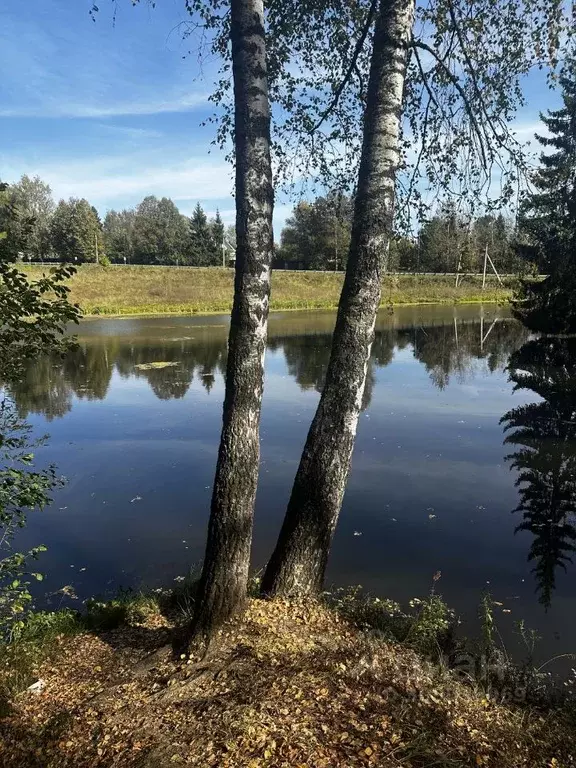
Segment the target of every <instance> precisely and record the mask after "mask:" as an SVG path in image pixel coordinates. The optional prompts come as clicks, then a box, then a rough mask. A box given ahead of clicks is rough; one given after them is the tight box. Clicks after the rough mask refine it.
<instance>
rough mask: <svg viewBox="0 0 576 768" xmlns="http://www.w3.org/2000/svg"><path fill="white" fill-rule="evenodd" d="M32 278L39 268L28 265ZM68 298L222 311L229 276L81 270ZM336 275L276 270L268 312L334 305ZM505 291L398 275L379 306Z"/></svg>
mask: <svg viewBox="0 0 576 768" xmlns="http://www.w3.org/2000/svg"><path fill="white" fill-rule="evenodd" d="M27 271H28V272H29V273H30V274H31V275H32V276H33V277H38V276H39V275H40V274H41V272H42V268H41V267H28V268H27ZM70 285H71V289H72V293H71V297H72V299H73V301H76V302H78V303H79V304H80V306H81V307H82V309H83V310H84V312H85V313H86V314H88V315H94V314H96V315H129V314H156V313H159V314H160V313H168V314H191V313H208V312H228V311H229V310H230V308H231V305H232V290H233V272H232V270H229V269H218V268H211V269H183V268H181V269H178V268H174V267H171V268H167V267H108V268H101V267H95V266H86V265H85V266H82V267H81V268H80V269H79V271H78V274H77V275H76V276H75V277H74V278H73V279H72V281H71V284H70ZM341 287H342V275H341V274H334V273H331V272H285V271H280V270H279V271H277V272H275V273H274V275H273V278H272V301H271V307H272V309H330V308H334V307H336V306H337V304H338V297H339V295H340V290H341ZM509 296H510V291H509V289H507V288H501V287H499V286H498V285H497V283H496V281H495V279H490V280H489V282H488V284H487V287H486V290H485V291H482V284H481V280H480V279H479V278H465V279H464V281H463V283H462V285H461V286H459V287H458V288H455V286H454V278H453V277H444V276H442V275H439V276H425V277H422V276H421V277H414V276H413V275H402V276H400V277H387V278H386V279H385V281H384V283H383V291H382V303H383V304H384V305H385V304H388V303H393V304H421V303H427V302H429V303H441V302H444V303H457V302H480V301H485V302H494V301H506V300H507V299H508V298H509Z"/></svg>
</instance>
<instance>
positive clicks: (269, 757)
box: [0, 592, 576, 768]
mask: <svg viewBox="0 0 576 768" xmlns="http://www.w3.org/2000/svg"><path fill="white" fill-rule="evenodd" d="M162 594H163V597H161V598H154V597H152V596H150V595H148V596H146V595H135V596H133V597H132V598H130V597H129V596H128V597H127V596H126V595H124V596H123V597H121V598H120V599H117V600H113V601H110V602H108V603H94V604H92V605H91V606H89V609H88V613H87V614H86V615H85V616H84V618H79V617H77V618H76V625H75V626H74V625H73V624H71V619H70V617H71V615H72V612H69V613H68V614H67V616H66V614H64V618H58V617H59V616H62V615H63V614H62V612H60V613H56V614H47V615H44V618H43V619H32V625H33V626H35V627H36V629H35V630H34V632H35V637H36V639H37V640H38V639H39V637H40V634H41V633H39V630H38V622H40V623H41V624H43V626H44V628H45V629H46V630H47V628H48V626H50V629H49V630H48V632H49V635H48V636H49V638H50V650H49V651H46V650H44V651H43V655H42V656H39V657H38V659H37V663H36V667H35V669H34V675H35V677H36V676H37V677H39V678H40V679H41V680H42V683H43V687H42V690H41V691H40V692H39V693H29V692H24V693H21V694H20V695H18V696H15V697H13V700H12V702H11V708H10V711H9V712H8V713H7V715H6V716H5V717H4V718H3V719H2V718H0V764H1V765H2V766H3V768H21V766H26V768H60V766H67V767H68V768H88V767H90V768H112V766H122V768H164V767H165V766H170V765H189V766H202V767H203V768H204V766H215V767H217V768H296V767H299V768H352V767H353V766H373V767H374V768H376V766H378V767H379V768H400V767H402V768H425V767H426V768H431V767H432V766H436V767H437V768H478V766H488V767H491V768H568V767H569V766H573V765H574V762H573V758H574V755H576V729H575V728H574V725H575V720H574V708H573V706H572V705H571V704H570V703H569V702H568V703H567V702H566V701H563V702H562V703H561V704H558V705H554V704H549V705H548V706H545V707H542V706H540V707H538V706H533V705H528V704H527V703H526V702H523V703H522V704H510V703H506V702H505V701H504V700H503V699H502V697H501V696H499V695H498V691H496V692H488V691H487V690H486V688H485V687H483V686H482V685H480V684H479V683H478V682H477V681H474V680H468V683H464V682H462V681H461V680H460V679H458V677H457V676H456V675H455V674H454V671H452V670H450V669H448V668H447V666H446V665H443V664H439V663H438V658H439V657H438V654H437V653H436V663H435V662H434V660H433V659H434V655H435V652H436V651H437V650H439V648H440V646H441V644H442V643H443V642H444V641H445V640H446V630H447V621H448V620H449V618H450V612H449V611H448V609H447V608H446V606H445V605H444V604H443V603H442V601H441V599H440V598H439V597H438V596H437V595H435V594H434V593H432V594H431V595H430V596H429V598H427V599H425V600H423V601H416V602H418V605H417V607H416V608H415V610H414V611H413V613H412V614H411V615H407V614H406V613H403V612H400V613H398V610H399V609H398V607H397V606H396V605H395V604H394V603H392V602H391V601H387V600H380V601H379V600H375V599H368V600H366V599H362V598H359V597H358V595H357V594H356V593H354V592H352V593H336V594H334V595H332V596H331V597H329V598H328V600H327V602H315V601H287V600H273V601H268V600H259V599H251V600H250V602H249V604H248V607H247V611H246V613H245V615H244V616H242V617H239V618H237V619H235V620H234V621H232V622H230V624H229V625H227V626H226V627H225V628H224V629H223V630H222V631H221V632H220V634H219V636H218V637H217V639H216V640H215V642H214V644H213V646H212V647H211V649H210V653H209V654H208V655H207V656H202V657H201V656H200V655H197V656H190V657H186V656H178V655H176V656H175V655H172V654H171V653H170V646H169V645H168V644H169V643H170V641H171V639H172V638H173V636H174V633H175V632H176V633H177V632H178V626H179V624H180V625H182V624H183V623H184V621H185V618H186V617H185V615H183V614H182V613H180V614H178V612H177V611H176V612H174V611H172V613H170V610H166V605H171V606H172V608H173V609H174V606H175V604H174V602H172V603H166V602H165V599H166V593H162ZM181 608H182V605H180V609H181ZM47 617H52V618H51V619H49V618H47ZM58 630H61V632H60V634H56V635H55V634H54V633H55V632H57V631H58ZM398 633H400V635H401V636H402V637H400V636H399V634H398ZM32 639H33V638H32V637H31V636H29V637H28V638H25V640H26V641H27V642H29V643H30V642H31V641H32ZM18 642H21V641H18ZM16 645H17V644H16ZM1 675H2V665H1V664H0V681H1Z"/></svg>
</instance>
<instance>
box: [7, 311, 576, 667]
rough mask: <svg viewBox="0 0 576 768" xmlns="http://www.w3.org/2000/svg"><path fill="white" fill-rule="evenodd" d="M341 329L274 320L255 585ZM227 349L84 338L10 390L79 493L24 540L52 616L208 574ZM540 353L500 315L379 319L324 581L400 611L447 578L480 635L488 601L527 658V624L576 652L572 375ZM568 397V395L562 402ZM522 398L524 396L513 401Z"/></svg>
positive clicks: (217, 332)
mask: <svg viewBox="0 0 576 768" xmlns="http://www.w3.org/2000/svg"><path fill="white" fill-rule="evenodd" d="M333 323H334V314H333V313H330V312H307V313H294V312H289V313H275V314H273V315H272V316H271V318H270V339H269V345H268V352H267V357H266V382H265V395H264V403H263V411H262V428H261V439H262V463H261V474H260V486H259V492H258V499H257V508H256V521H255V536H254V566H255V567H258V566H262V565H263V564H264V563H265V561H266V558H267V556H268V555H269V554H270V552H271V550H272V547H273V544H274V540H275V537H276V535H277V532H278V529H279V526H280V522H281V519H282V515H283V513H284V510H285V507H286V503H287V500H288V497H289V493H290V487H291V483H292V480H293V477H294V473H295V471H296V467H297V464H298V459H299V456H300V451H301V449H302V445H303V442H304V439H305V436H306V431H307V428H308V426H309V424H310V421H311V419H312V416H313V414H314V410H315V408H316V404H317V402H318V398H319V392H320V390H321V387H322V381H323V376H324V373H325V369H326V365H327V361H328V358H329V352H330V338H331V330H332V327H333ZM227 332H228V318H227V317H225V316H210V317H198V318H190V317H162V318H150V319H119V320H115V319H114V320H113V319H103V320H87V321H84V322H83V323H82V324H81V326H80V330H79V334H78V336H79V347H78V349H77V350H76V351H75V352H74V353H72V354H71V355H70V356H69V357H68V358H67V359H66V360H64V361H62V360H56V361H50V360H47V359H46V360H39V361H37V362H36V363H35V365H33V366H31V367H30V370H29V371H28V376H27V379H26V381H25V382H23V384H22V385H21V386H19V387H18V388H15V389H14V390H13V391H12V396H13V397H14V399H15V400H16V402H17V403H18V406H19V409H20V411H21V413H22V414H23V415H26V416H28V418H29V419H30V420H31V422H32V423H33V424H34V426H35V428H36V429H37V431H38V432H39V433H44V432H47V433H49V435H50V440H49V443H48V445H47V447H45V448H42V449H41V450H40V451H39V453H38V459H39V460H40V461H42V462H44V463H49V462H54V463H55V464H57V466H58V470H59V472H60V473H62V474H63V475H65V476H66V477H67V478H68V483H67V485H66V486H65V488H63V489H62V490H60V491H58V493H57V494H56V498H55V503H54V505H53V506H52V507H51V508H49V509H47V510H45V511H44V512H39V513H34V514H33V515H31V517H30V524H29V527H28V528H27V529H26V531H25V532H23V538H24V540H25V543H30V544H38V543H44V544H46V546H47V547H48V551H47V552H46V553H45V554H44V555H43V556H42V561H41V564H40V567H41V569H42V570H43V571H44V572H45V573H46V575H47V578H46V581H45V582H43V585H42V586H43V589H45V590H47V593H48V597H49V599H50V600H51V604H52V605H58V604H60V600H61V594H60V593H58V590H60V589H61V588H62V587H63V586H66V585H70V586H71V587H73V589H74V591H75V593H76V594H77V596H78V600H79V601H80V600H82V599H84V598H86V597H88V596H90V595H93V594H94V593H100V594H106V593H111V592H112V591H114V590H115V589H117V588H118V587H119V586H124V587H131V586H132V587H134V586H140V585H147V586H158V585H167V584H168V585H169V584H170V583H172V582H173V580H174V579H175V578H177V577H179V576H182V575H183V574H185V573H186V572H187V570H188V569H189V568H190V566H191V565H198V564H199V562H200V560H201V557H202V553H203V545H204V537H205V528H206V522H207V515H208V509H209V501H210V489H211V482H212V478H213V472H214V465H215V459H216V451H217V445H218V438H219V431H220V423H221V411H222V399H223V392H224V380H223V372H224V370H225V359H226V339H227ZM527 342H529V337H528V333H527V332H526V331H525V330H524V329H523V328H522V327H521V326H519V325H518V324H517V323H516V322H515V321H513V320H512V319H510V318H509V316H508V314H507V312H506V310H504V309H501V308H497V307H495V306H486V307H483V308H481V307H471V306H468V307H466V306H464V307H459V308H453V307H434V306H427V307H410V308H400V309H398V308H397V309H395V310H394V312H393V314H392V313H390V312H387V311H382V312H381V313H380V316H379V318H378V322H377V326H376V340H375V344H374V347H373V352H372V359H371V363H370V367H369V372H368V381H367V387H366V393H365V396H364V403H363V411H362V414H361V417H360V423H359V428H358V437H357V442H356V448H355V453H354V457H353V465H352V472H351V476H350V482H349V485H348V489H347V492H346V496H345V500H344V505H343V510H342V515H341V518H340V522H339V525H338V529H337V533H336V536H335V540H334V545H333V549H332V553H331V557H330V565H329V572H328V582H329V583H330V584H334V585H357V584H360V585H362V586H363V587H365V588H367V589H369V590H371V591H373V592H377V593H378V594H381V595H385V596H388V597H392V598H394V599H396V600H399V601H401V602H405V601H407V600H409V599H410V598H412V597H416V596H423V595H425V594H426V593H427V592H428V591H429V589H430V588H431V586H432V583H433V582H432V579H433V576H434V574H436V573H437V572H438V571H440V572H441V578H440V580H439V581H438V582H436V589H437V591H439V592H441V593H442V594H443V595H444V597H445V598H446V600H447V601H448V602H449V603H450V605H451V606H452V607H454V608H455V609H456V610H457V612H458V613H459V614H460V615H461V616H462V619H463V622H464V624H465V625H466V626H469V625H472V624H474V621H475V616H476V613H477V605H478V602H479V600H480V597H481V594H482V591H483V590H484V589H489V590H490V592H491V594H492V596H493V598H494V599H495V600H496V601H497V602H498V603H500V604H501V605H499V606H497V609H496V611H497V620H498V624H499V627H500V630H501V632H502V635H503V637H504V638H505V639H506V642H510V643H515V642H516V641H515V639H514V638H515V637H516V636H515V635H514V631H515V630H514V625H515V622H517V621H518V620H520V619H524V620H525V622H526V624H527V625H528V626H530V627H533V628H535V629H536V630H538V632H539V633H540V635H541V636H542V641H541V644H540V651H539V655H541V656H542V657H546V658H548V657H550V656H552V655H555V654H560V653H564V652H567V651H571V650H573V649H575V646H576V642H575V639H576V637H575V616H576V612H575V608H576V601H575V589H574V571H573V570H572V566H571V563H570V562H569V561H568V560H566V559H565V556H569V555H570V547H571V546H572V545H573V543H574V539H575V536H576V532H574V531H573V529H572V528H571V520H572V518H573V506H574V505H573V499H574V480H573V478H574V476H575V475H574V469H575V464H574V462H575V456H576V440H575V439H574V435H573V432H574V428H573V427H570V424H571V423H573V421H572V419H571V416H569V415H568V416H567V413H569V412H570V408H572V411H571V412H574V411H575V410H576V405H575V402H576V397H575V392H576V384H575V385H574V386H572V382H576V377H572V373H573V370H572V368H571V366H572V367H573V366H574V364H575V363H571V362H570V359H568V360H566V359H564V358H563V357H562V355H563V354H565V352H566V350H565V349H561V350H560V351H558V350H552V351H550V349H548V350H544V351H543V352H542V350H540V351H539V350H538V349H537V348H532V347H533V345H534V344H536V345H537V344H538V342H534V341H533V342H530V343H528V345H527V346H526V343H527ZM531 344H532V347H531ZM523 345H524V346H523ZM512 353H515V355H516V356H517V357H516V363H515V365H516V368H515V369H514V370H513V371H512V376H513V379H512V380H511V378H510V372H509V371H507V365H508V361H509V358H510V355H511V354H512ZM568 353H570V350H568ZM539 355H540V357H539ZM574 360H576V355H575V356H574ZM150 363H165V364H166V363H170V365H164V366H160V367H153V366H152V367H150V366H149V365H148V364H150ZM547 366H548V367H547ZM520 379H522V381H520ZM560 380H561V381H562V382H563V383H562V386H561V388H560V389H561V392H562V394H559V391H558V389H557V388H555V387H552V390H554V391H552V393H551V392H550V381H552V382H558V381H560ZM542 381H545V382H548V385H547V386H548V389H546V387H544V388H543V385H542ZM539 382H540V384H539ZM515 383H516V384H517V383H522V384H524V385H525V386H524V388H523V389H519V390H517V391H514V385H515ZM567 384H568V385H569V386H567ZM570 386H572V388H571V390H570ZM566 391H567V392H568V394H566ZM570 391H571V393H572V394H571V395H570ZM571 397H572V399H570V398H571ZM502 420H503V421H502ZM566 424H568V426H566ZM563 425H564V426H563ZM506 427H508V429H507V431H506V432H505V428H506ZM570 429H572V432H571V431H570ZM506 435H508V436H509V437H508V443H507V444H504V439H505V436H506ZM507 457H508V458H507ZM519 476H521V482H520V484H519V485H518V486H517V485H516V482H517V480H518V478H519ZM522 477H523V478H524V479H523V480H522ZM559 498H561V499H562V501H561V503H558V502H557V499H559ZM519 505H520V506H521V507H522V508H521V509H517V508H518V507H519ZM514 510H516V511H514ZM519 526H521V528H522V529H521V530H517V529H518V527H519ZM54 593H56V594H54ZM50 595H51V597H50ZM64 602H65V604H69V598H65V600H64Z"/></svg>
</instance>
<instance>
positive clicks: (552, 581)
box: [502, 337, 576, 607]
mask: <svg viewBox="0 0 576 768" xmlns="http://www.w3.org/2000/svg"><path fill="white" fill-rule="evenodd" d="M509 371H510V378H511V380H512V381H513V382H514V384H515V389H516V390H519V389H525V390H532V391H533V392H535V393H536V394H537V395H539V396H540V397H541V398H542V400H540V401H538V402H535V403H529V404H527V405H522V406H519V407H518V408H513V409H512V410H511V411H509V412H508V413H506V414H505V415H504V416H503V418H502V423H503V424H504V425H505V431H507V432H508V434H507V437H506V440H505V443H506V444H507V445H512V446H514V447H515V450H514V452H513V453H511V454H510V455H509V456H508V457H507V459H508V460H509V461H510V466H511V468H513V469H516V470H517V471H518V479H517V481H516V485H517V486H518V487H519V492H520V502H519V504H518V506H517V507H516V509H515V510H514V511H515V512H521V513H522V522H521V523H520V524H519V525H518V526H517V528H516V530H517V531H530V533H531V534H532V535H533V537H534V538H533V541H532V546H531V548H530V553H529V560H532V561H533V562H534V568H533V572H534V575H535V577H536V580H537V584H538V592H539V598H540V602H541V603H542V604H543V605H545V606H546V607H549V606H550V603H551V598H552V593H553V591H554V588H555V586H556V574H557V571H558V569H563V570H566V567H567V563H570V562H571V553H572V552H575V551H576V527H575V525H574V523H575V521H576V339H574V338H551V337H547V338H542V339H534V340H531V341H529V342H527V343H526V344H524V345H523V346H522V347H521V348H520V349H519V350H517V351H516V352H515V353H513V354H512V356H511V359H510V365H509Z"/></svg>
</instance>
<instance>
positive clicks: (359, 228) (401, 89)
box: [262, 0, 570, 596]
mask: <svg viewBox="0 0 576 768" xmlns="http://www.w3.org/2000/svg"><path fill="white" fill-rule="evenodd" d="M371 13H376V15H377V22H376V31H375V33H374V36H373V41H372V54H371V64H370V75H369V80H368V88H367V93H366V100H365V105H366V106H365V113H364V132H363V137H364V138H363V146H362V152H361V159H360V168H359V175H358V187H357V194H356V206H355V211H354V222H353V229H352V241H351V245H350V253H349V257H348V266H347V271H346V279H345V283H344V287H343V291H342V295H341V299H340V303H339V309H338V317H337V321H336V327H335V331H334V337H333V343H332V352H331V359H330V363H329V368H328V373H327V377H326V384H325V387H324V390H323V393H322V396H321V398H320V403H319V405H318V409H317V412H316V415H315V417H314V420H313V422H312V426H311V428H310V431H309V433H308V437H307V440H306V444H305V447H304V451H303V454H302V457H301V460H300V465H299V468H298V471H297V474H296V478H295V481H294V486H293V489H292V494H291V497H290V501H289V504H288V510H287V513H286V517H285V519H284V523H283V526H282V529H281V532H280V536H279V539H278V543H277V545H276V548H275V550H274V553H273V555H272V558H271V560H270V562H269V564H268V567H267V568H266V571H265V574H264V577H263V580H262V591H263V593H264V594H282V595H299V596H301V595H306V594H314V593H317V592H319V591H320V590H321V588H322V585H323V581H324V575H325V570H326V565H327V561H328V555H329V551H330V545H331V541H332V537H333V534H334V530H335V528H336V524H337V520H338V515H339V513H340V508H341V506H342V500H343V497H344V492H345V488H346V483H347V479H348V474H349V470H350V462H351V457H352V450H353V446H354V439H355V434H356V428H357V423H358V416H359V413H360V404H361V401H362V394H363V390H364V386H365V378H366V370H367V364H368V360H369V356H370V349H371V344H372V339H373V329H374V323H375V318H376V313H377V310H378V307H379V303H380V279H381V271H382V268H383V265H384V263H385V261H386V258H387V252H388V248H389V243H390V237H391V234H392V225H393V206H394V199H395V196H396V197H398V184H397V183H396V174H397V171H398V169H399V168H400V166H401V163H402V146H403V145H402V140H403V136H404V137H405V136H406V135H409V134H411V136H412V139H414V138H417V139H418V145H419V147H418V149H416V152H415V153H413V154H415V156H414V159H413V160H412V168H411V170H410V172H409V173H408V175H407V177H406V178H407V185H406V187H405V188H404V190H405V191H406V192H407V194H408V199H409V200H416V201H421V202H422V201H423V196H422V189H421V185H420V183H419V182H420V180H421V173H422V168H424V169H425V173H426V176H427V178H428V181H429V182H430V184H432V183H434V182H435V183H436V184H437V185H439V187H440V188H441V189H442V190H443V191H444V192H452V191H458V192H459V193H460V195H461V196H464V197H466V196H468V197H469V199H470V202H471V203H473V202H474V201H475V200H476V201H477V200H478V199H480V198H481V196H482V195H484V196H485V197H486V195H487V190H488V189H489V187H490V185H491V183H492V181H493V176H494V171H495V169H497V171H498V176H499V182H500V185H501V191H500V194H499V195H498V197H499V200H498V203H499V204H501V202H502V199H506V198H509V197H510V195H511V193H512V190H513V185H514V183H515V182H517V181H518V170H520V171H521V170H522V167H523V155H522V151H521V147H520V145H519V144H518V142H517V141H516V139H515V137H514V134H513V132H512V131H511V130H510V128H509V127H508V122H509V121H510V119H511V117H512V115H513V114H514V110H515V108H516V107H517V106H518V104H519V103H521V102H522V94H521V91H520V79H521V77H522V75H523V74H525V73H526V72H527V71H529V70H530V68H531V67H532V66H534V64H536V63H538V62H540V63H542V62H543V60H549V61H550V62H551V63H552V65H555V63H556V60H557V54H558V50H559V46H560V39H561V35H562V33H563V32H564V31H566V32H569V31H570V27H569V26H568V25H569V19H568V17H567V16H566V14H565V10H564V6H563V4H562V3H561V2H553V3H550V4H549V5H548V6H547V7H546V9H543V8H542V7H541V5H540V4H539V3H537V2H532V1H531V0H525V1H524V2H520V1H519V0H518V1H517V2H513V3H507V4H506V5H501V4H500V3H495V2H493V1H492V0H490V1H489V2H484V0H462V1H461V2H458V0H437V2H435V3H431V4H430V5H428V6H427V7H426V8H424V9H421V11H420V14H419V20H421V21H422V22H424V26H423V30H422V34H421V36H420V37H419V36H418V35H417V29H416V28H415V26H414V23H413V22H414V16H415V7H414V4H413V3H410V2H408V3H407V2H405V1H404V2H402V1H401V0H380V2H379V6H378V10H377V11H376V10H375V6H374V4H372V5H371V7H370V11H369V13H368V20H367V23H369V22H370V14H371ZM367 36H368V33H367V32H366V34H364V39H365V38H366V37H367ZM360 44H361V45H362V46H363V45H364V44H365V43H364V40H363V38H362V37H361V38H360ZM357 51H358V47H357V48H356V49H355V51H354V54H353V60H352V64H351V66H350V67H349V69H348V72H349V73H352V72H354V71H355V68H356V69H357V62H355V61H354V57H355V56H356V54H357ZM543 52H545V53H543ZM490 53H491V54H492V55H490V56H489V55H488V54H490ZM359 55H360V54H358V56H359ZM409 56H410V59H409ZM347 76H348V73H347ZM360 79H361V78H360ZM343 90H344V86H343V87H342V88H340V87H339V88H337V89H335V97H334V99H333V100H332V102H331V103H330V105H329V106H328V108H327V110H325V111H324V112H323V113H322V115H321V117H320V120H319V122H318V123H317V124H316V125H315V126H314V130H316V129H317V128H318V127H320V125H321V124H322V122H323V121H324V119H325V118H326V117H327V116H328V114H329V111H330V110H331V109H332V108H334V109H337V107H338V104H337V101H338V96H339V93H341V92H343ZM422 105H424V110H422ZM403 115H404V124H403V123H402V116H403ZM403 130H404V133H403ZM430 131H431V138H430V136H429V132H430ZM406 148H407V147H406V145H405V144H404V149H405V150H406ZM404 158H405V159H406V158H407V154H406V153H405V154H404ZM406 165H408V162H407V163H406ZM454 183H456V185H457V190H454V189H453V185H454ZM467 193H469V194H468V195H467Z"/></svg>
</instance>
